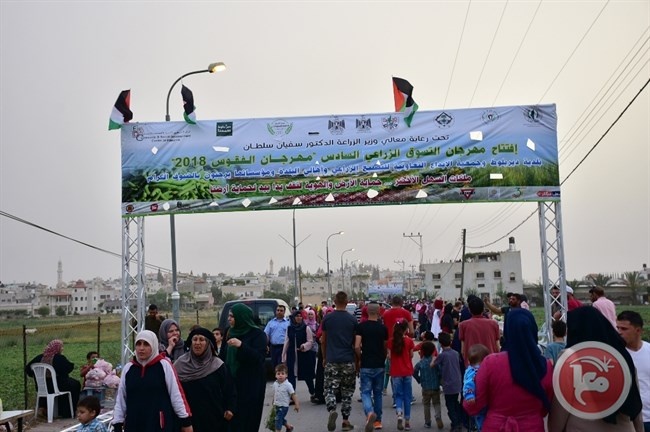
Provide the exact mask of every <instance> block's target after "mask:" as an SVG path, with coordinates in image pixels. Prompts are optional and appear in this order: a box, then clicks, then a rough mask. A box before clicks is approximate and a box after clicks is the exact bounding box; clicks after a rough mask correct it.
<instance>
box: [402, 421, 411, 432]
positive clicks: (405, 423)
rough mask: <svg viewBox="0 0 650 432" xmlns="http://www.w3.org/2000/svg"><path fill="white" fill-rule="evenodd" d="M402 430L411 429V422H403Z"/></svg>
mask: <svg viewBox="0 0 650 432" xmlns="http://www.w3.org/2000/svg"><path fill="white" fill-rule="evenodd" d="M404 430H407V431H409V430H411V423H410V422H409V421H408V420H406V421H405V422H404Z"/></svg>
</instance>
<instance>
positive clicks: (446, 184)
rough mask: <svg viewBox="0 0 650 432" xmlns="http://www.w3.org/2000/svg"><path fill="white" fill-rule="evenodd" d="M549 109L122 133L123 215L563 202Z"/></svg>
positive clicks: (229, 123)
mask: <svg viewBox="0 0 650 432" xmlns="http://www.w3.org/2000/svg"><path fill="white" fill-rule="evenodd" d="M556 126H557V116H556V112H555V105H536V106H511V107H494V108H472V109H458V110H444V111H418V112H417V113H416V114H415V116H414V118H413V122H412V123H411V127H407V125H406V124H405V123H404V120H403V114H401V113H384V114H364V115H362V114H359V115H337V116H316V117H294V118H286V117H285V118H266V119H239V120H209V121H198V122H197V123H196V124H188V123H185V122H162V123H161V122H155V123H133V124H125V125H124V126H123V127H122V214H123V215H124V216H126V217H129V216H142V215H154V214H168V213H171V212H173V213H192V212H220V211H239V210H269V209H281V208H284V209H286V208H292V207H293V208H295V206H302V207H323V206H357V205H383V204H431V203H453V202H474V201H476V202H496V201H502V202H503V201H506V202H512V201H518V202H520V201H559V200H560V181H559V171H558V150H557V147H558V146H557V131H556Z"/></svg>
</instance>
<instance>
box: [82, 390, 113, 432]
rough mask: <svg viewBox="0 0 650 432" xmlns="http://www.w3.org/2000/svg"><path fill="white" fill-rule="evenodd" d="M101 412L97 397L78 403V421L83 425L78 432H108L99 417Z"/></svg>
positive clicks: (84, 399) (86, 398) (89, 397)
mask: <svg viewBox="0 0 650 432" xmlns="http://www.w3.org/2000/svg"><path fill="white" fill-rule="evenodd" d="M100 411H101V407H100V403H99V399H97V398H96V397H95V396H88V397H85V398H83V399H81V400H80V401H79V403H77V420H79V423H81V427H80V428H79V429H77V431H78V432H108V429H107V428H106V425H105V424H104V423H102V422H100V421H99V420H97V416H98V415H99V412H100Z"/></svg>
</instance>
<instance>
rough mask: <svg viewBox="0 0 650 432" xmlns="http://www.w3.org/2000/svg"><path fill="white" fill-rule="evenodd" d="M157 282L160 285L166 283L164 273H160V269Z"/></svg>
mask: <svg viewBox="0 0 650 432" xmlns="http://www.w3.org/2000/svg"><path fill="white" fill-rule="evenodd" d="M156 280H157V281H158V283H160V284H161V285H162V284H163V283H165V277H164V276H163V275H162V272H161V271H160V269H158V275H157V276H156Z"/></svg>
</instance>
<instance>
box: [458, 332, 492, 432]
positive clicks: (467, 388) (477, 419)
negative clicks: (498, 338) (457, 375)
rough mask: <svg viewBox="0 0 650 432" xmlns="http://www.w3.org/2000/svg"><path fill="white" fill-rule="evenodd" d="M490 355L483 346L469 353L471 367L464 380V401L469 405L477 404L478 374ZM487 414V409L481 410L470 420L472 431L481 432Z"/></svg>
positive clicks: (476, 345) (476, 347)
mask: <svg viewBox="0 0 650 432" xmlns="http://www.w3.org/2000/svg"><path fill="white" fill-rule="evenodd" d="M489 354H490V350H488V347H486V346H485V345H482V344H475V345H472V346H471V347H469V350H468V351H467V357H468V360H469V366H467V369H465V377H464V379H463V399H464V400H466V401H467V403H468V404H473V403H476V374H477V373H478V368H479V366H480V365H481V362H482V361H483V359H484V358H485V357H487V356H488V355H489ZM486 412H487V409H484V410H481V412H480V413H479V414H477V415H475V416H473V417H471V418H470V428H469V430H470V431H479V432H480V431H481V428H482V427H483V420H485V413H486ZM472 423H473V424H472ZM474 426H475V427H474Z"/></svg>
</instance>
